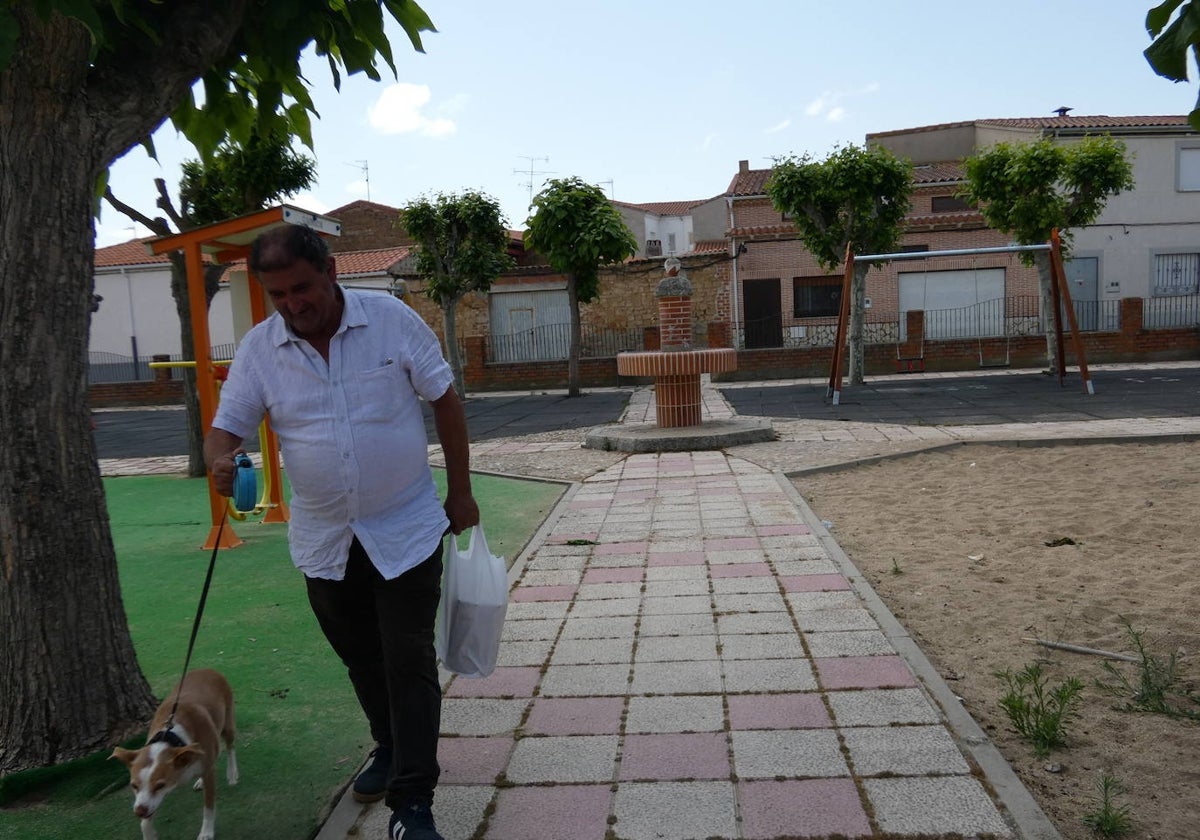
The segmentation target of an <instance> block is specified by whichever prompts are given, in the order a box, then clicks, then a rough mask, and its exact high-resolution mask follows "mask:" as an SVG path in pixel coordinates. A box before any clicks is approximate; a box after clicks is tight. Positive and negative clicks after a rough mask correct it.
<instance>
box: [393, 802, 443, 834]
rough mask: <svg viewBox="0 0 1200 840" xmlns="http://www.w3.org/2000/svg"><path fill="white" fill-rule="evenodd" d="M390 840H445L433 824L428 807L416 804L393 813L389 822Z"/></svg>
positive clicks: (431, 813) (431, 812)
mask: <svg viewBox="0 0 1200 840" xmlns="http://www.w3.org/2000/svg"><path fill="white" fill-rule="evenodd" d="M388 840H445V838H443V837H442V835H440V834H438V831H437V828H436V827H435V826H434V824H433V811H432V810H430V808H429V806H428V805H423V804H421V803H414V804H412V805H405V806H404V807H402V808H400V809H399V810H398V811H392V818H391V820H389V821H388Z"/></svg>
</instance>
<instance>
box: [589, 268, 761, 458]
mask: <svg viewBox="0 0 1200 840" xmlns="http://www.w3.org/2000/svg"><path fill="white" fill-rule="evenodd" d="M664 268H665V270H666V276H665V277H664V278H663V279H662V281H660V282H659V284H658V288H657V289H655V292H654V295H655V297H657V298H658V332H659V346H660V348H661V349H659V350H656V351H644V352H637V353H618V354H617V373H619V374H620V375H622V376H636V377H642V378H645V377H651V378H653V379H654V397H655V419H656V421H657V422H656V423H653V424H651V423H640V424H636V423H629V424H616V425H615V426H606V427H601V428H599V429H593V430H592V431H591V432H590V433H589V434H588V436H587V439H586V440H585V442H584V443H585V445H586V446H589V447H591V448H593V449H607V450H619V451H623V452H663V451H687V450H698V449H721V448H724V447H725V446H731V445H734V444H738V443H753V442H757V441H763V440H773V439H774V437H775V433H774V430H773V429H772V427H771V424H770V421H769V420H765V419H762V418H749V419H742V418H736V417H735V418H731V419H723V420H710V421H708V422H704V420H703V409H704V402H703V395H702V393H701V377H702V376H703V375H704V374H706V373H707V374H712V373H726V372H728V371H732V370H736V369H737V351H736V350H734V349H733V348H731V347H714V348H697V347H693V346H692V283H691V281H690V280H688V277H687V274H686V273H685V272H684V271H682V269H681V263H680V262H679V260H677V259H675V258H674V257H671V258H670V259H668V260H667V261H666V263H665V265H664Z"/></svg>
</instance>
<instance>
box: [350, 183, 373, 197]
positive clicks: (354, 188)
mask: <svg viewBox="0 0 1200 840" xmlns="http://www.w3.org/2000/svg"><path fill="white" fill-rule="evenodd" d="M370 191H371V185H370V184H368V183H367V182H366V181H365V180H364V179H362V178H358V179H356V180H354V181H351V182H350V183H348V184H346V195H352V196H354V197H355V198H366V197H367V194H368V193H370Z"/></svg>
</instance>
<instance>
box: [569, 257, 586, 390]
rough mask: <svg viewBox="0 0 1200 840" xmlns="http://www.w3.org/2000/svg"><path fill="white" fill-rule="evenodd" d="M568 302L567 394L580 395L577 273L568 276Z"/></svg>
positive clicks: (580, 343) (580, 342)
mask: <svg viewBox="0 0 1200 840" xmlns="http://www.w3.org/2000/svg"><path fill="white" fill-rule="evenodd" d="M567 302H568V303H569V304H570V307H571V349H570V350H569V351H568V352H567V396H568V397H578V396H579V394H580V391H579V354H580V347H581V345H582V343H583V342H582V341H581V339H580V327H579V288H578V286H577V285H576V283H575V275H574V274H571V275H569V276H568V277H567Z"/></svg>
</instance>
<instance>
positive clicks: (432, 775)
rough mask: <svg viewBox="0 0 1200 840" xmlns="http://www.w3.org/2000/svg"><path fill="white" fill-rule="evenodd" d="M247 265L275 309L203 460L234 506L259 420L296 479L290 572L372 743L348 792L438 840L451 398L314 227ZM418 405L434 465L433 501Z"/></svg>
mask: <svg viewBox="0 0 1200 840" xmlns="http://www.w3.org/2000/svg"><path fill="white" fill-rule="evenodd" d="M249 265H250V269H251V270H252V271H253V272H254V273H255V275H257V277H258V281H259V283H260V284H261V285H262V287H263V289H264V290H265V291H266V293H267V295H268V297H269V298H270V300H271V301H272V303H273V304H274V306H275V314H273V315H272V316H271V317H269V318H268V319H266V320H265V321H263V322H262V323H261V324H258V325H257V326H255V327H254V328H253V329H252V330H250V331H249V332H248V333H247V334H246V336H245V338H243V339H242V342H241V345H240V346H239V348H238V351H237V354H236V356H235V358H234V360H233V364H232V365H231V366H230V369H229V377H228V379H227V381H226V382H225V384H224V386H223V387H222V389H221V399H220V405H219V406H218V409H217V414H216V417H215V418H214V420H213V427H212V429H211V431H210V432H209V433H208V435H207V436H206V437H205V439H204V458H205V461H206V463H207V464H208V468H209V470H210V472H211V473H212V477H213V482H214V484H215V486H216V488H217V490H218V491H219V492H221V493H222V494H224V495H226V496H228V495H231V494H232V491H233V476H234V471H235V470H234V465H233V457H234V455H235V454H236V453H237V452H238V451H240V450H239V447H240V446H241V444H242V441H243V439H244V438H246V437H247V436H249V435H250V434H252V433H253V432H254V430H255V429H257V427H258V424H259V422H260V421H261V419H262V417H263V414H264V413H265V412H269V413H270V418H271V426H272V427H273V428H274V430H275V432H276V433H277V434H278V436H279V442H280V449H281V452H282V455H283V460H284V464H285V465H286V467H287V471H288V477H289V479H290V480H291V484H292V497H291V512H292V518H291V523H290V525H289V528H288V542H289V546H290V549H291V554H292V561H293V562H294V563H295V564H296V566H297V568H299V569H300V570H301V571H302V572H303V573H304V575H305V583H306V586H307V589H308V598H309V603H310V604H311V606H312V609H313V612H314V614H315V615H316V617H317V621H318V623H319V624H320V626H321V629H322V631H323V632H324V633H325V637H326V638H327V639H328V640H329V644H330V646H331V647H332V648H333V649H334V651H335V652H336V653H337V655H338V656H339V657H341V660H342V662H343V663H344V664H345V665H346V668H347V670H348V671H349V676H350V681H351V683H352V684H353V686H354V690H355V693H356V694H357V695H358V700H359V703H360V704H361V705H362V708H363V711H364V712H365V713H366V716H367V721H368V722H369V724H370V728H371V735H372V736H373V737H374V739H375V741H376V745H377V746H376V748H375V750H374V751H373V753H372V761H371V764H370V765H369V766H368V768H367V769H366V770H364V771H363V772H362V774H360V775H359V777H358V778H357V779H356V780H355V783H354V797H355V799H357V800H359V801H375V800H378V799H380V798H382V797H383V796H384V795H385V793H386V796H387V804H388V806H389V807H390V808H391V809H392V816H391V820H390V822H389V824H388V832H389V836H390V837H392V838H401V837H402V838H403V840H442V836H441V835H440V834H438V833H437V829H436V828H435V826H434V821H433V814H432V812H431V810H430V805H431V803H432V801H433V791H434V787H435V786H436V785H437V778H438V773H439V767H438V763H437V741H438V731H439V728H440V714H441V687H440V684H439V682H438V673H437V662H436V658H435V654H434V651H433V626H434V617H435V615H436V614H437V606H438V597H439V594H440V584H441V575H442V536H443V534H444V533H445V532H446V530H447V528H449V530H451V531H453V532H454V533H455V534H458V533H461V532H462V531H463V530H464V529H466V528H470V527H471V526H473V525H475V524H477V523H478V522H479V508H478V507H477V506H476V503H475V499H474V497H473V496H472V493H471V478H470V472H469V447H468V439H467V425H466V418H465V415H464V413H463V408H462V403H461V402H460V401H459V398H458V395H457V394H456V393H455V392H454V388H453V385H452V382H453V377H452V375H451V372H450V368H449V366H448V365H447V364H446V362H445V360H444V359H443V358H442V355H441V349H440V346H439V344H438V340H437V337H436V336H435V335H434V334H433V332H432V331H431V330H430V329H429V327H427V326H426V325H425V322H424V321H422V320H421V318H420V317H419V316H418V315H417V314H416V313H415V312H414V311H413V310H412V309H411V308H409V307H408V306H405V305H404V304H403V303H401V302H400V301H398V300H395V299H394V298H392V297H391V296H390V295H387V294H383V293H380V292H363V291H354V290H351V289H343V288H341V287H340V286H339V285H338V283H337V271H336V267H335V263H334V258H333V257H332V256H330V254H329V249H328V246H327V245H326V244H325V241H324V240H323V239H322V238H321V237H320V236H318V235H317V234H316V233H315V232H313V231H312V230H310V229H309V228H306V227H302V226H298V225H287V226H284V227H279V228H273V229H271V230H269V231H267V232H266V233H264V234H262V235H261V236H260V237H258V239H256V240H255V241H254V243H253V245H252V246H251V252H250V258H249ZM421 398H424V399H425V400H427V401H428V402H429V404H430V405H431V406H432V407H433V415H434V423H435V425H436V428H437V435H438V439H439V441H440V442H441V445H442V451H443V452H444V454H445V458H446V484H447V493H446V501H445V504H444V505H440V504H439V503H438V498H437V493H436V489H435V487H434V483H433V477H432V473H431V472H430V468H429V463H428V460H427V457H426V436H425V425H424V420H423V417H422V414H421V406H420V399H421Z"/></svg>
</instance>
